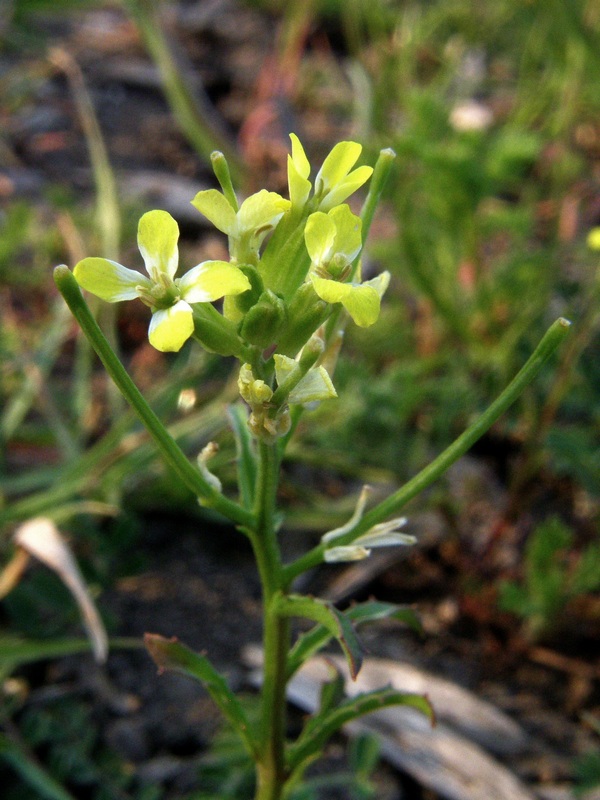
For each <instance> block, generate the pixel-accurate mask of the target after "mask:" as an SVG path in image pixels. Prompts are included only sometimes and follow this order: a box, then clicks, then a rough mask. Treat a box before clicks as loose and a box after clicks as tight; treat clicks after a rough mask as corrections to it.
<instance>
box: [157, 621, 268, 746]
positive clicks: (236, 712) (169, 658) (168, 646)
mask: <svg viewBox="0 0 600 800" xmlns="http://www.w3.org/2000/svg"><path fill="white" fill-rule="evenodd" d="M144 642H145V644H146V648H147V650H148V652H149V653H150V655H151V656H152V658H153V659H154V661H155V663H156V665H157V667H158V669H159V672H162V671H163V670H167V669H168V670H172V671H173V672H179V673H181V674H182V675H187V676H188V677H190V678H194V679H195V680H197V681H200V683H202V684H203V686H204V687H205V689H206V691H207V692H208V693H209V694H210V696H211V698H212V699H213V701H214V703H215V704H216V705H217V706H218V707H219V709H220V710H221V713H222V714H223V716H224V717H225V718H226V719H227V721H228V722H229V723H230V725H231V726H232V727H233V728H234V730H235V731H236V733H237V734H238V735H239V736H240V738H241V740H242V741H243V743H244V745H245V746H246V748H247V749H248V751H249V752H250V753H251V754H254V753H255V752H256V743H255V741H254V737H253V736H252V732H251V730H250V724H249V722H248V718H247V717H246V713H245V712H244V709H243V708H242V704H241V703H240V701H239V700H238V698H237V697H236V696H235V694H234V693H233V692H232V691H231V689H230V688H229V686H228V685H227V681H226V680H225V679H224V678H223V676H222V675H220V674H219V673H218V672H217V670H216V669H215V668H214V667H213V665H212V664H211V663H210V661H209V660H208V659H207V658H206V656H203V655H200V654H199V653H194V651H193V650H190V649H189V647H186V646H185V645H183V644H181V642H179V641H178V640H177V639H176V638H172V639H166V638H165V637H164V636H159V635H158V634H155V633H146V634H145V635H144Z"/></svg>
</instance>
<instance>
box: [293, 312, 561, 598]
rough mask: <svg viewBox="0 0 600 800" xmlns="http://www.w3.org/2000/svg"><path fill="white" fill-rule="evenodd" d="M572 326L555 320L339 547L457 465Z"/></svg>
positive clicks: (318, 555)
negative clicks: (501, 384)
mask: <svg viewBox="0 0 600 800" xmlns="http://www.w3.org/2000/svg"><path fill="white" fill-rule="evenodd" d="M570 325H571V323H570V322H569V321H568V320H566V319H562V318H560V319H558V320H556V322H554V323H553V325H551V326H550V328H549V329H548V330H547V331H546V334H545V335H544V337H543V338H542V340H541V342H540V343H539V345H538V346H537V348H536V349H535V351H534V352H533V354H532V355H531V356H530V358H529V360H528V361H527V363H526V364H525V365H524V366H523V368H522V369H521V370H520V372H519V373H518V374H517V375H516V376H515V378H514V379H513V380H512V382H511V383H510V384H509V385H508V386H507V387H506V389H505V390H504V391H503V392H502V394H501V395H500V396H499V397H497V398H496V400H495V401H494V402H493V403H492V404H491V406H490V407H489V408H488V409H487V410H486V411H484V412H483V414H481V416H480V417H479V418H478V419H477V420H476V421H475V422H474V423H473V425H471V426H470V427H469V428H467V430H466V431H464V433H462V434H461V435H460V436H459V437H458V439H456V441H454V442H453V443H452V444H451V445H450V446H449V447H447V448H446V450H444V452H443V453H441V454H440V455H439V456H438V457H437V458H436V459H434V460H433V461H432V462H431V464H428V466H426V467H425V469H423V470H421V472H419V473H418V474H417V475H415V477H414V478H412V479H411V480H410V481H408V483H406V484H405V485H404V486H402V487H401V488H400V489H398V491H396V492H394V493H393V494H391V495H390V496H389V497H388V498H386V499H385V500H383V501H382V502H381V503H379V504H378V505H376V506H375V507H374V508H372V509H371V510H370V511H368V512H367V513H366V514H365V515H364V517H363V518H362V519H361V520H359V521H358V522H357V524H356V525H355V526H354V527H353V528H352V529H351V530H350V531H348V533H346V534H345V535H344V536H340V538H339V540H336V546H337V545H348V544H351V543H352V542H353V541H354V540H355V539H357V538H358V537H359V536H361V535H362V534H363V533H366V532H367V531H368V530H369V529H370V528H372V527H373V525H377V524H378V523H380V522H383V521H384V520H386V519H388V518H389V517H391V516H392V515H393V514H397V513H398V511H400V509H402V508H403V507H404V506H405V505H406V504H407V503H408V502H409V500H412V498H413V497H415V496H416V495H418V494H419V493H420V492H422V491H423V490H424V489H426V488H427V487H428V486H431V484H432V483H434V482H435V481H436V480H437V479H438V478H439V477H440V476H441V475H442V474H443V473H444V472H445V471H446V470H447V469H448V467H450V466H451V465H452V464H454V462H455V461H458V459H459V458H460V457H461V456H463V455H464V454H465V453H466V452H467V451H468V450H469V449H470V448H471V447H472V446H473V445H474V444H475V442H476V441H477V440H478V439H480V438H481V436H483V434H484V433H485V432H486V431H488V430H489V429H490V428H491V426H492V425H493V424H494V423H495V422H496V420H497V419H498V418H499V417H500V416H502V414H504V412H505V411H506V410H507V409H508V408H509V406H511V405H512V404H513V403H514V402H515V400H516V399H517V398H518V397H519V395H520V394H521V393H522V392H523V390H524V389H525V388H526V387H527V386H528V385H529V384H530V383H531V381H532V380H533V379H534V378H535V377H536V375H537V374H538V373H539V371H540V369H541V368H542V367H543V365H544V364H545V363H546V361H547V360H548V359H549V358H550V356H551V355H552V353H554V351H555V350H556V349H557V347H558V346H559V345H560V344H561V342H562V341H563V339H564V338H565V336H566V335H567V333H568V331H569V327H570ZM325 549H326V548H325V545H323V544H320V545H318V546H317V547H314V548H313V549H312V550H311V551H310V552H308V553H306V554H305V555H304V556H302V557H301V558H299V559H297V560H296V561H294V562H292V563H291V564H289V565H287V566H286V567H284V570H283V577H284V585H289V582H290V581H292V580H293V579H294V578H296V577H297V576H298V575H300V574H302V573H303V572H305V571H306V570H308V569H311V568H312V567H315V566H317V565H318V564H320V563H321V562H322V561H323V553H324V551H325Z"/></svg>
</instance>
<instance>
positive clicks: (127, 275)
mask: <svg viewBox="0 0 600 800" xmlns="http://www.w3.org/2000/svg"><path fill="white" fill-rule="evenodd" d="M73 275H74V276H75V280H76V281H77V283H78V284H79V285H80V286H81V288H82V289H86V290H87V291H88V292H91V293H92V294H95V295H96V297H100V298H101V299H102V300H107V301H108V302H109V303H118V302H119V301H121V300H134V299H135V298H136V297H137V296H138V293H137V291H136V286H148V287H150V286H152V284H151V282H150V280H149V279H148V278H147V277H146V276H145V275H142V274H141V273H140V272H136V271H135V270H133V269H127V267H124V266H122V265H121V264H117V262H116V261H109V260H108V259H107V258H84V259H83V260H82V261H80V262H79V263H78V264H76V265H75V268H74V270H73Z"/></svg>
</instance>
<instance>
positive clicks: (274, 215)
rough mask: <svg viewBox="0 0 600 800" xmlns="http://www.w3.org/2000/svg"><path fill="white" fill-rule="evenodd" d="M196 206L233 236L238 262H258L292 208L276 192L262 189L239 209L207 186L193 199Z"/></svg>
mask: <svg viewBox="0 0 600 800" xmlns="http://www.w3.org/2000/svg"><path fill="white" fill-rule="evenodd" d="M192 205H193V206H194V208H197V209H198V211H199V212H200V213H201V214H203V215H204V216H205V217H206V218H207V219H208V220H210V221H211V222H212V224H213V225H214V226H215V228H218V230H220V231H222V232H223V233H226V234H227V236H229V252H230V255H231V258H232V260H234V261H236V262H237V263H238V264H255V263H256V262H257V260H258V251H259V249H260V246H261V244H262V243H263V241H264V239H265V236H266V235H267V234H268V233H270V232H271V231H272V230H273V229H274V228H275V226H276V225H277V223H278V222H279V220H280V219H281V217H282V216H283V214H284V213H285V212H286V211H287V210H288V208H289V207H290V201H289V200H285V199H284V198H283V197H281V195H278V194H277V193H276V192H267V190H266V189H262V190H261V191H260V192H257V193H256V194H252V195H250V197H248V198H246V200H244V202H243V203H242V205H241V206H240V208H239V209H238V210H236V209H235V208H233V206H232V205H231V203H230V202H229V201H228V200H227V198H226V197H225V195H223V194H221V192H219V191H218V190H217V189H207V190H206V191H203V192H198V194H197V195H196V196H195V197H194V199H193V200H192Z"/></svg>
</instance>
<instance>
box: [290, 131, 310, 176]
mask: <svg viewBox="0 0 600 800" xmlns="http://www.w3.org/2000/svg"><path fill="white" fill-rule="evenodd" d="M290 140H291V142H292V161H293V162H294V166H295V167H296V170H297V172H298V175H300V176H301V177H302V178H308V176H309V175H310V163H309V161H308V158H307V157H306V153H305V152H304V148H303V147H302V144H301V142H300V139H299V138H298V137H297V136H296V134H295V133H290Z"/></svg>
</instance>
